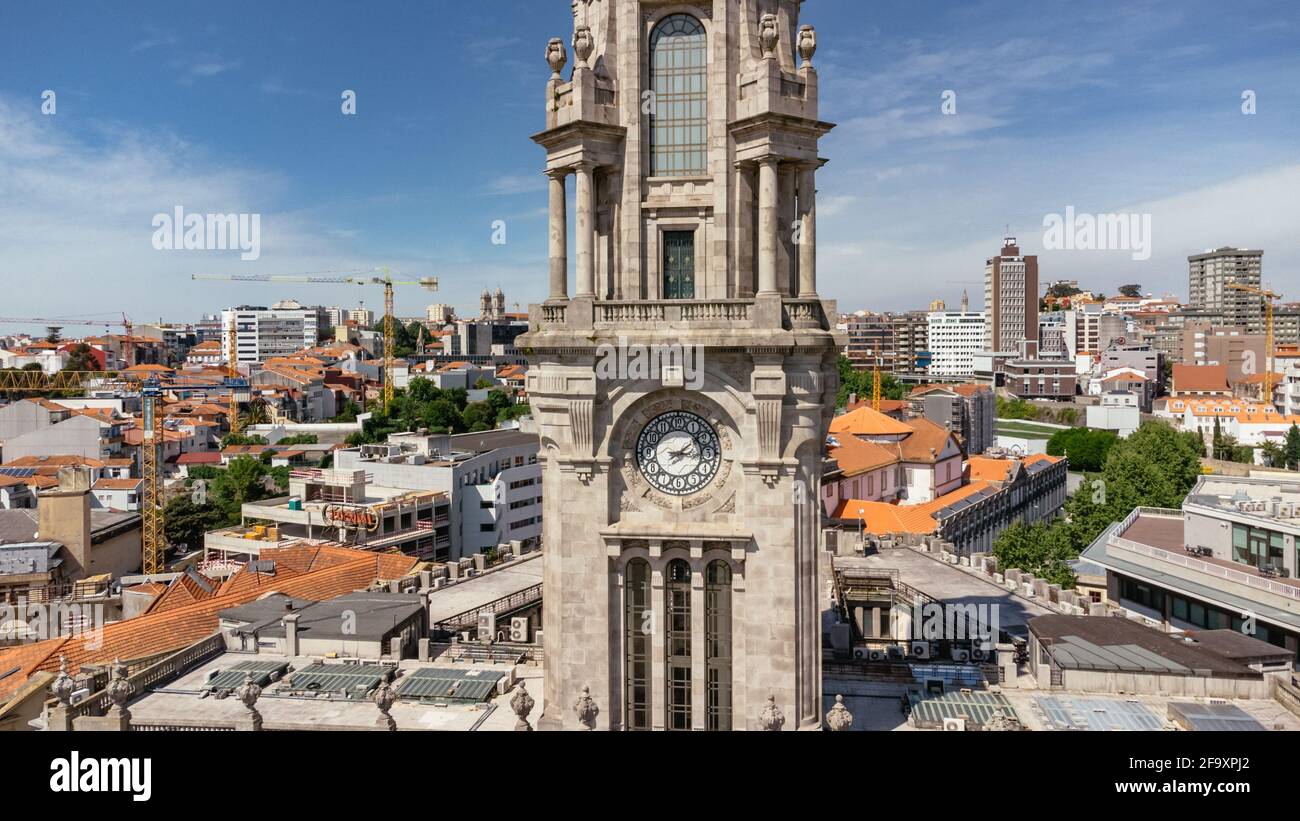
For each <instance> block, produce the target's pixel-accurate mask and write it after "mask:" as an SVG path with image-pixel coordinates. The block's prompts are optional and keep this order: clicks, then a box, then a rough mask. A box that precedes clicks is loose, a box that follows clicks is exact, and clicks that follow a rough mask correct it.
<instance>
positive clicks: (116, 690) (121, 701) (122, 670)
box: [104, 659, 135, 710]
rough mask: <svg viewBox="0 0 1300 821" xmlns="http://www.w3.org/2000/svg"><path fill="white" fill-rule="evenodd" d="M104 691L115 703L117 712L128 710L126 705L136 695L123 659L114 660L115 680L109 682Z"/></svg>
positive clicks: (114, 706)
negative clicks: (127, 675)
mask: <svg viewBox="0 0 1300 821" xmlns="http://www.w3.org/2000/svg"><path fill="white" fill-rule="evenodd" d="M104 691H105V692H106V693H107V694H108V698H109V700H110V701H112V702H113V708H114V709H117V710H124V709H126V703H127V702H128V701H130V700H131V696H133V695H135V685H134V684H132V683H131V682H130V681H129V680H127V677H126V665H125V664H123V663H122V660H121V659H114V661H113V679H112V680H111V681H109V683H108V686H107V687H105V688H104Z"/></svg>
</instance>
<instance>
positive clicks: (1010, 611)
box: [835, 547, 1052, 635]
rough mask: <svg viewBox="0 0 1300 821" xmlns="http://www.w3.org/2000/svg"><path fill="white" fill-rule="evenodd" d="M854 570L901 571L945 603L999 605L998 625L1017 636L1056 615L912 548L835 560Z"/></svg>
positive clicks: (906, 579)
mask: <svg viewBox="0 0 1300 821" xmlns="http://www.w3.org/2000/svg"><path fill="white" fill-rule="evenodd" d="M854 567H861V568H867V569H872V570H897V571H898V578H899V581H901V582H903V583H904V584H906V585H908V586H910V587H915V588H916V589H917V590H920V591H921V592H922V593H925V594H926V595H928V596H930V597H932V598H934V599H937V600H939V601H942V602H945V603H950V604H961V605H976V606H978V605H997V607H998V610H997V613H998V626H999V627H1000V628H1001V629H1003V630H1006V631H1007V632H1009V633H1012V634H1015V635H1027V634H1028V632H1029V627H1028V624H1029V620H1030V619H1031V618H1033V617H1035V616H1041V615H1045V614H1047V613H1051V612H1052V611H1051V610H1048V609H1047V608H1046V607H1043V606H1042V605H1040V604H1036V603H1034V602H1033V601H1032V600H1031V599H1027V598H1024V597H1022V596H1018V595H1016V594H1014V593H1012V592H1011V591H1010V590H1008V589H1006V588H1005V587H1000V586H998V585H996V584H994V583H993V582H991V581H985V580H984V579H981V578H979V577H977V576H975V575H974V574H972V573H968V572H966V571H964V570H959V569H957V568H956V567H953V566H952V565H950V564H944V563H943V562H941V561H939V560H938V559H937V558H935V557H934V556H931V555H930V554H928V553H923V552H921V551H919V550H915V549H913V548H910V547H896V548H890V549H887V550H881V551H879V552H877V553H873V554H871V555H869V556H836V557H835V568H836V569H840V568H854Z"/></svg>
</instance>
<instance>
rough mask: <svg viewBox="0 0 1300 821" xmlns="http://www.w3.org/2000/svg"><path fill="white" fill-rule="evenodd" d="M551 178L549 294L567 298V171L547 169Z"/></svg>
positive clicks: (554, 296)
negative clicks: (565, 188)
mask: <svg viewBox="0 0 1300 821" xmlns="http://www.w3.org/2000/svg"><path fill="white" fill-rule="evenodd" d="M546 176H548V177H550V178H551V185H550V189H551V244H550V257H551V295H550V299H552V300H567V299H568V298H569V216H568V213H567V204H566V202H565V191H564V178H565V177H566V176H568V171H567V170H565V169H561V170H558V171H548V172H547V174H546Z"/></svg>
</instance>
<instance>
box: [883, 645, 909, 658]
mask: <svg viewBox="0 0 1300 821" xmlns="http://www.w3.org/2000/svg"><path fill="white" fill-rule="evenodd" d="M885 655H886V656H888V657H889V658H891V659H896V660H902V659H904V658H906V657H907V654H906V653H905V652H903V646H902V645H901V644H891V645H889V646H888V647H886V648H885Z"/></svg>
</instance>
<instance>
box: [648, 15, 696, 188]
mask: <svg viewBox="0 0 1300 821" xmlns="http://www.w3.org/2000/svg"><path fill="white" fill-rule="evenodd" d="M707 48H708V42H707V38H706V37H705V34H704V25H703V24H702V23H700V21H699V20H697V19H695V18H694V17H692V16H690V15H689V14H671V15H669V16H668V17H665V18H664V19H663V20H661V21H660V22H659V25H657V26H655V28H654V31H653V32H651V34H650V90H651V91H653V92H654V99H653V106H652V108H651V113H650V175H651V176H656V177H658V176H662V177H686V176H700V175H703V174H705V173H707V170H708V141H709V134H708V131H709V123H708V72H709V65H708V52H707Z"/></svg>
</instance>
